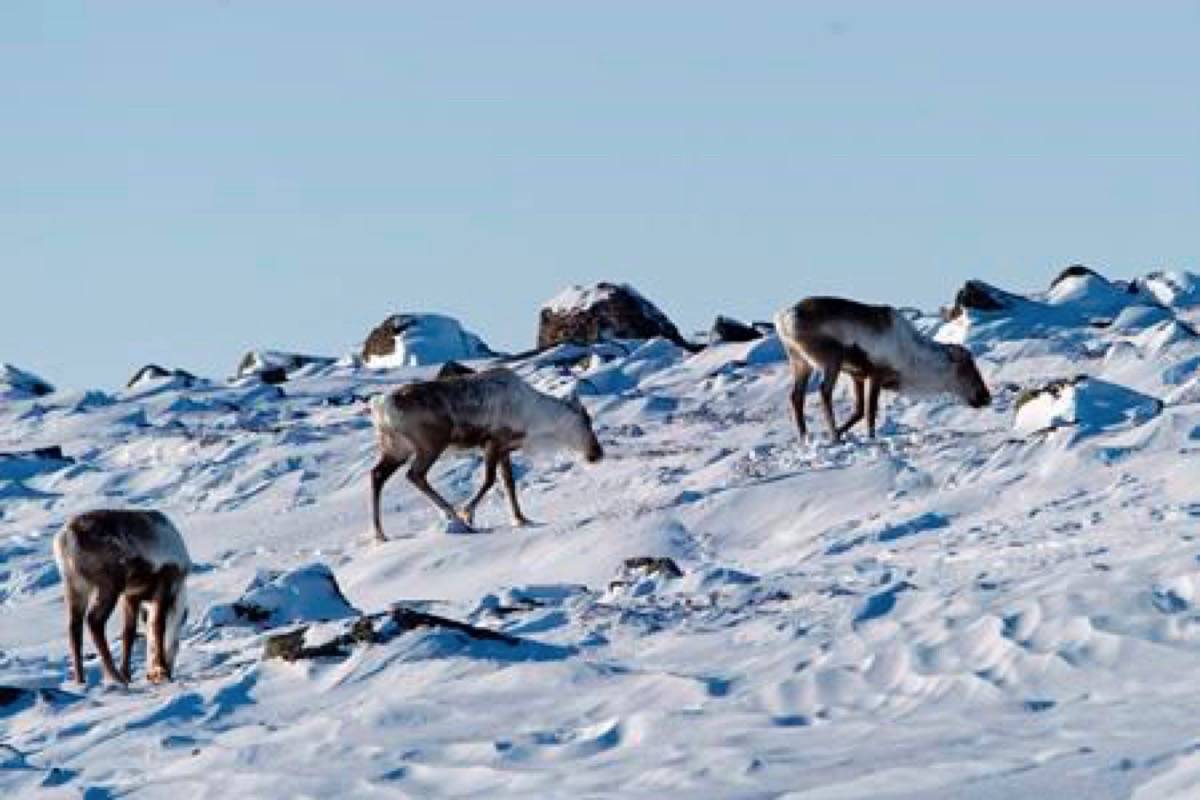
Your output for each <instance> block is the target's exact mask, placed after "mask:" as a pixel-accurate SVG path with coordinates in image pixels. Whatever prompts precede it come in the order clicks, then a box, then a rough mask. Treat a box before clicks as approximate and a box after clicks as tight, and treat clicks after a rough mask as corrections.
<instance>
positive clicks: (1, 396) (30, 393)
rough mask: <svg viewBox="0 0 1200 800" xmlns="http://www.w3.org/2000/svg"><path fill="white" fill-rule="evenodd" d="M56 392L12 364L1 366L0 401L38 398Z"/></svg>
mask: <svg viewBox="0 0 1200 800" xmlns="http://www.w3.org/2000/svg"><path fill="white" fill-rule="evenodd" d="M53 391H54V387H53V386H51V385H50V384H49V383H46V381H44V380H42V379H41V378H39V377H38V376H37V375H34V374H33V373H32V372H27V371H25V370H23V369H19V368H18V367H14V366H13V365H12V364H0V401H3V400H18V399H22V398H26V397H38V396H41V395H45V394H49V393H50V392H53Z"/></svg>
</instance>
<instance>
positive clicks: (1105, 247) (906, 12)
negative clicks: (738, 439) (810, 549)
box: [0, 0, 1200, 388]
mask: <svg viewBox="0 0 1200 800" xmlns="http://www.w3.org/2000/svg"><path fill="white" fill-rule="evenodd" d="M0 103H2V105H0V108H2V116H0V361H8V362H12V363H15V364H17V365H18V366H22V367H25V368H27V369H31V370H33V371H35V372H38V373H39V374H41V375H42V376H43V377H45V378H47V379H48V380H50V381H51V382H53V383H56V384H58V385H60V386H68V387H70V386H73V387H82V386H100V387H106V388H111V387H114V386H117V385H120V384H122V383H123V382H124V381H125V380H126V379H127V378H128V377H129V376H130V374H131V373H132V372H133V370H134V369H135V368H136V367H138V366H140V365H141V364H144V363H146V362H148V361H157V362H161V363H164V364H166V365H171V366H181V367H185V368H188V369H191V370H193V371H196V372H199V373H201V374H205V375H210V376H226V375H228V374H230V373H231V372H232V370H233V368H234V367H235V365H236V363H237V361H238V358H239V356H240V355H241V353H242V352H244V351H245V350H246V349H248V348H254V347H277V348H284V349H294V350H300V351H310V352H315V353H326V354H335V355H336V354H341V353H345V352H347V351H349V350H350V349H351V348H352V347H353V346H354V345H355V343H356V342H360V341H361V340H362V339H363V338H364V336H365V335H366V332H367V331H368V329H369V328H370V327H371V326H373V325H374V324H376V323H377V322H378V321H379V320H380V319H382V318H383V317H384V316H386V315H387V314H389V313H392V312H396V311H403V310H436V311H442V312H448V313H451V314H454V315H456V316H459V317H461V318H462V319H463V320H464V321H465V322H466V323H467V325H468V326H469V327H470V328H472V329H473V330H475V331H477V332H478V333H480V334H481V335H482V336H483V337H484V338H485V339H486V340H487V341H488V342H489V343H490V344H492V345H493V346H494V347H499V348H514V349H516V348H524V347H528V346H530V345H532V343H533V341H534V334H535V329H536V321H537V309H538V307H539V305H540V303H541V302H542V301H543V300H546V299H547V298H549V297H551V296H552V295H554V294H555V293H557V291H558V290H559V289H560V288H562V287H563V286H564V285H566V284H568V283H572V282H583V281H593V280H598V279H614V280H624V281H630V282H632V283H633V284H634V285H636V286H637V287H639V288H640V289H641V290H642V291H643V292H644V293H645V294H647V295H648V296H649V297H650V298H651V299H653V300H655V301H656V302H658V304H659V305H660V306H661V307H662V308H663V309H664V310H665V311H666V312H667V313H668V314H670V315H671V316H672V317H673V318H674V319H675V320H676V321H677V322H678V323H679V324H680V326H681V327H682V328H683V329H684V330H686V331H690V330H694V329H700V328H705V327H707V326H708V324H709V323H710V321H711V319H712V317H713V316H714V315H715V314H716V313H718V312H725V313H730V314H734V315H738V316H742V317H751V318H765V317H767V316H768V315H769V314H770V313H772V312H773V311H774V310H775V309H776V308H778V307H780V306H782V305H783V304H785V303H787V302H791V301H793V300H795V299H798V298H799V297H802V296H804V295H806V294H813V293H836V294H842V295H847V296H852V297H858V298H862V299H869V300H875V301H883V302H891V303H896V304H917V305H921V306H924V307H936V306H938V305H940V304H943V303H945V302H948V301H949V299H950V298H951V297H952V296H953V293H954V291H955V289H956V287H957V285H958V284H959V283H960V282H961V281H962V280H964V279H966V278H968V277H972V276H975V277H982V278H985V279H988V280H991V281H994V282H998V283H1000V284H1003V285H1005V286H1007V287H1010V288H1014V289H1034V288H1041V287H1043V286H1044V285H1045V284H1046V283H1047V281H1048V280H1049V279H1050V277H1051V276H1052V275H1053V274H1054V272H1055V271H1056V270H1058V269H1060V268H1061V267H1063V266H1065V265H1067V264H1070V263H1072V262H1076V261H1081V262H1084V263H1087V264H1090V265H1093V266H1095V267H1098V268H1100V269H1101V270H1102V271H1106V272H1108V273H1110V274H1112V275H1114V276H1122V275H1131V274H1133V273H1136V272H1141V271H1145V270H1149V269H1152V268H1161V267H1173V268H1187V269H1193V270H1194V269H1197V268H1200V263H1198V262H1200V250H1198V248H1197V239H1198V236H1200V2H1197V1H1196V0H1192V1H1191V2H1167V1H1165V0H1163V1H1161V2H1150V1H1147V2H1119V3H1113V2H1062V1H1059V2H1004V3H998V2H996V3H984V2H961V1H959V2H939V3H933V2H892V1H891V0H887V1H884V0H880V1H879V2H844V1H840V2H799V1H797V2H787V3H768V2H725V3H705V2H690V1H689V2H652V1H651V0H643V1H641V2H608V1H606V2H590V3H584V2H562V0H555V1H554V2H539V3H528V2H492V1H490V0H489V2H477V3H449V2H435V3H402V2H333V0H326V1H325V2H299V1H298V0H281V1H280V2H267V1H266V0H253V2H251V1H250V0H229V1H228V2H219V3H218V2H187V3H177V2H161V1H160V0H154V1H153V2H126V0H111V2H94V3H78V2H54V1H53V0H37V1H36V2H35V1H33V0H29V1H28V2H26V1H25V0H5V2H3V3H0Z"/></svg>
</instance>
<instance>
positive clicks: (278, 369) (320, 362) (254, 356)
mask: <svg viewBox="0 0 1200 800" xmlns="http://www.w3.org/2000/svg"><path fill="white" fill-rule="evenodd" d="M334 361H335V359H333V358H330V357H328V356H310V355H304V354H301V353H288V352H284V351H282V350H251V351H250V352H249V353H246V355H244V356H243V357H242V361H241V363H240V364H238V368H237V373H235V375H234V377H235V378H238V379H243V378H257V379H259V380H261V381H262V382H263V383H283V382H284V381H287V380H289V379H290V378H292V377H293V376H294V375H297V374H300V375H307V374H311V373H313V372H315V371H319V370H320V368H322V367H327V366H329V365H331V364H333V363H334Z"/></svg>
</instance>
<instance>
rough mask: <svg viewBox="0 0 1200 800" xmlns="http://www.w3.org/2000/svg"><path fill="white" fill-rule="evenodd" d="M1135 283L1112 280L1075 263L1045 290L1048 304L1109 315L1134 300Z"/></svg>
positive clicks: (1096, 314)
mask: <svg viewBox="0 0 1200 800" xmlns="http://www.w3.org/2000/svg"><path fill="white" fill-rule="evenodd" d="M1136 295H1137V287H1136V285H1133V284H1125V283H1113V282H1112V281H1110V280H1109V279H1108V278H1105V277H1104V276H1103V275H1101V274H1100V273H1099V272H1096V271H1095V270H1093V269H1089V268H1088V267H1085V266H1083V265H1082V264H1074V265H1072V266H1070V267H1067V268H1066V269H1064V270H1063V271H1062V272H1060V273H1059V274H1058V277H1056V278H1055V279H1054V281H1053V283H1051V284H1050V291H1048V292H1047V293H1046V303H1047V304H1048V305H1051V306H1070V307H1071V308H1072V309H1073V310H1074V311H1076V312H1078V313H1081V314H1091V315H1095V316H1112V315H1116V314H1118V313H1119V312H1120V311H1121V309H1122V308H1124V307H1125V306H1127V305H1129V304H1130V303H1131V302H1136Z"/></svg>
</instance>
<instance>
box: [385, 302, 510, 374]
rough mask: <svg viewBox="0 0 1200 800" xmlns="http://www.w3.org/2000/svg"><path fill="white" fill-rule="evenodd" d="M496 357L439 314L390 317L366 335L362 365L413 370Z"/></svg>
mask: <svg viewBox="0 0 1200 800" xmlns="http://www.w3.org/2000/svg"><path fill="white" fill-rule="evenodd" d="M494 355H496V354H495V353H494V352H493V351H492V349H491V348H490V347H488V346H487V345H486V344H485V343H484V341H483V339H481V338H479V337H478V336H476V335H475V334H473V333H471V332H470V331H468V330H466V329H465V328H463V326H462V325H461V324H460V323H459V321H458V320H456V319H454V318H453V317H447V316H443V315H441V314H393V315H392V316H390V317H388V318H387V319H385V320H384V321H383V322H381V323H379V324H378V325H377V326H375V328H373V329H372V330H371V332H370V333H369V334H367V340H366V342H364V343H363V350H362V357H363V361H364V362H365V363H366V364H367V365H368V366H372V367H414V366H421V365H423V364H440V363H443V362H446V361H453V360H469V359H473V358H489V357H491V356H494Z"/></svg>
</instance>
